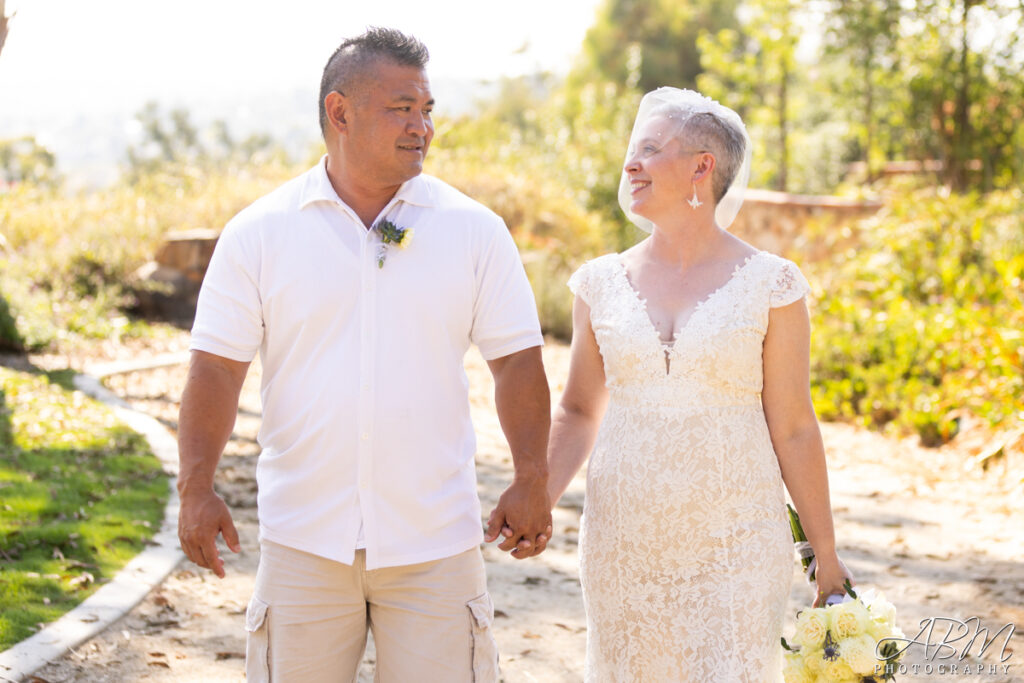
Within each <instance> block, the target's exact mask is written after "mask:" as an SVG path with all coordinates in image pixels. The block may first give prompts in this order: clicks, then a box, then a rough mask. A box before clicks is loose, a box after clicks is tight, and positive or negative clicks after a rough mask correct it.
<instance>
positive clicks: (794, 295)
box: [770, 259, 811, 308]
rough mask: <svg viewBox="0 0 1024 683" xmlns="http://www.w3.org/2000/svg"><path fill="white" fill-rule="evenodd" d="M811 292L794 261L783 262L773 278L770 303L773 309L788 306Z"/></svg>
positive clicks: (783, 260)
mask: <svg viewBox="0 0 1024 683" xmlns="http://www.w3.org/2000/svg"><path fill="white" fill-rule="evenodd" d="M810 291H811V286H810V285H809V284H808V283H807V278H805V277H804V275H803V273H801V272H800V269H799V268H797V266H796V264H795V263H793V262H792V261H787V260H785V259H782V260H781V264H780V265H779V268H778V270H777V271H776V273H775V276H774V277H773V278H772V286H771V298H770V303H771V307H772V308H778V307H779V306H786V305H788V304H791V303H793V302H794V301H797V300H798V299H801V298H803V297H805V296H807V293H808V292H810Z"/></svg>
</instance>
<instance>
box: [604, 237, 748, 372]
mask: <svg viewBox="0 0 1024 683" xmlns="http://www.w3.org/2000/svg"><path fill="white" fill-rule="evenodd" d="M763 253H764V252H763V251H756V252H754V253H753V254H751V255H750V256H747V257H746V258H744V259H743V262H742V263H737V264H736V266H735V267H734V268H733V270H732V273H731V274H730V275H729V278H728V279H727V280H726V281H725V282H723V283H722V284H720V285H719V286H718V287H717V288H715V289H713V290H712V291H711V292H709V293H708V294H707V295H706V296H705V297H704V298H703V299H701V300H700V301H698V302H697V304H696V305H695V306H694V307H693V310H691V311H690V315H689V316H687V318H686V320H684V321H683V324H682V325H678V326H673V330H672V339H670V340H668V341H666V340H664V339H662V338H661V334H659V332H658V328H657V326H656V325H655V324H654V321H653V320H651V314H650V313H648V312H647V299H646V298H644V297H643V296H641V295H640V290H638V289H637V288H636V287H634V286H633V282H632V281H631V280H630V279H629V270H628V269H627V268H626V264H625V263H624V262H623V260H622V254H621V253H619V254H615V263H617V264H618V266H619V273H620V274H621V275H622V281H623V282H624V283H625V285H626V288H627V289H628V290H629V291H630V292H632V293H633V300H634V302H636V304H637V305H638V306H639V309H640V313H641V314H642V316H643V318H644V319H645V320H646V321H647V327H648V329H650V331H651V333H652V334H653V335H654V339H655V340H656V341H657V342H658V344H660V345H661V347H662V348H663V349H665V353H666V354H668V352H669V350H670V349H674V348H675V346H676V344H677V343H678V342H679V339H680V337H682V336H683V332H684V331H685V330H686V328H687V327H689V326H690V322H691V321H692V320H693V319H694V317H695V316H696V315H697V314H698V313H699V312H700V310H701V309H702V308H704V306H706V305H707V303H708V302H709V301H711V300H712V299H713V298H714V297H715V296H717V295H718V294H719V293H720V292H722V291H723V290H724V289H725V288H727V287H728V286H729V285H730V284H732V282H733V281H734V280H735V279H736V277H737V276H738V275H739V274H740V273H741V272H743V271H744V270H745V269H746V268H747V266H749V265H750V264H751V262H752V261H753V260H754V259H755V258H756V257H758V256H760V255H761V254H763ZM666 360H667V359H666Z"/></svg>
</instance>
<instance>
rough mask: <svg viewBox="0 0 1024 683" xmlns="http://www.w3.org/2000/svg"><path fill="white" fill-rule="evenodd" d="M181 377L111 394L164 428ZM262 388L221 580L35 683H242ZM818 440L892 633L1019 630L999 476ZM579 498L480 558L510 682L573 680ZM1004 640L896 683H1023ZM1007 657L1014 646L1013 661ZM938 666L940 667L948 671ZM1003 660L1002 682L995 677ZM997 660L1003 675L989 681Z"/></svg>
mask: <svg viewBox="0 0 1024 683" xmlns="http://www.w3.org/2000/svg"><path fill="white" fill-rule="evenodd" d="M182 343H183V342H182V340H180V339H178V340H168V341H166V342H165V343H164V344H162V345H161V348H159V349H157V350H156V351H160V352H162V351H167V350H174V349H175V348H180V346H181V344H182ZM156 351H154V352H156ZM111 353H113V352H111ZM121 353H123V351H122V352H118V355H120V354H121ZM567 357H568V349H567V348H566V347H565V346H563V345H560V344H554V343H552V344H549V345H548V346H547V347H546V349H545V362H546V364H547V369H548V374H549V377H550V378H551V379H552V394H553V397H557V396H558V395H559V393H560V391H561V388H562V382H564V378H565V375H566V369H567ZM467 370H468V373H469V375H470V382H471V385H472V387H473V389H472V391H473V393H472V409H473V419H474V423H475V425H476V429H477V434H478V440H479V454H478V473H479V490H480V496H481V499H482V500H483V505H484V510H485V514H486V512H487V511H489V510H490V508H491V507H492V506H493V504H494V501H495V500H496V499H497V496H498V495H499V494H500V492H501V490H502V489H503V488H504V486H505V485H506V484H507V482H508V479H509V474H510V472H511V458H510V456H509V454H508V450H507V448H506V447H505V444H504V439H503V438H502V435H501V430H500V427H499V425H498V421H497V417H496V415H495V414H494V411H493V404H492V401H491V398H490V397H491V393H492V391H493V385H492V384H491V381H490V377H489V375H488V373H487V370H486V365H485V364H484V363H483V361H482V360H480V358H479V357H478V356H477V355H475V353H472V354H471V355H470V356H469V358H468V360H467ZM184 376H185V371H184V368H181V367H176V368H168V369H163V370H156V371H150V372H145V373H141V372H140V373H135V374H133V375H126V376H123V377H117V378H113V379H112V380H111V381H110V382H109V385H110V386H111V388H112V389H114V390H115V391H116V392H117V393H119V394H121V395H122V396H125V397H127V398H129V399H130V400H131V402H132V403H133V404H134V405H135V406H136V407H137V408H139V409H141V410H145V411H146V412H149V413H150V414H152V415H154V416H156V417H158V418H159V419H161V420H163V421H164V422H165V423H166V424H167V425H168V427H170V428H172V429H173V428H174V426H175V420H176V416H177V397H178V396H179V395H180V391H181V386H182V384H183V382H184ZM258 384H259V382H258V368H255V367H254V372H251V373H250V377H249V380H248V381H247V383H246V386H245V389H244V392H243V398H242V405H241V409H240V411H239V421H238V424H237V426H236V430H235V437H234V438H233V439H232V441H231V443H230V444H229V447H228V449H227V452H226V454H225V458H224V460H223V462H222V465H221V469H220V473H219V484H218V485H219V488H220V490H221V492H222V493H223V494H224V496H225V497H226V499H227V500H228V503H229V504H230V505H231V506H232V508H233V510H234V515H235V522H236V525H237V526H238V528H239V531H240V533H241V536H242V546H243V551H242V553H241V554H239V555H231V553H227V555H228V558H227V572H228V578H227V579H225V580H223V581H220V580H218V579H217V578H216V577H213V576H212V575H211V574H209V573H207V572H205V571H199V570H197V569H195V568H193V567H191V566H189V565H187V564H183V565H182V566H181V567H180V569H179V570H178V571H176V572H175V573H174V574H173V575H172V576H171V577H170V578H169V579H168V580H167V581H166V582H165V583H164V584H163V585H162V586H160V587H159V588H158V589H156V590H155V591H153V593H152V594H150V596H149V597H147V598H146V600H144V601H143V603H142V604H140V605H139V606H138V607H137V608H136V609H135V610H133V611H132V612H131V613H130V614H129V615H128V616H127V617H126V618H125V619H124V620H122V621H121V622H120V623H118V624H116V625H115V626H114V627H113V628H111V629H109V630H108V631H106V632H105V633H103V634H101V635H100V636H99V637H97V638H95V639H93V640H92V641H90V642H88V643H86V644H84V645H83V646H81V647H80V648H78V650H77V651H76V652H73V653H71V654H69V655H68V656H67V657H65V658H64V659H62V660H61V661H58V662H54V663H52V664H50V665H49V666H47V667H45V668H44V669H43V670H41V671H39V672H38V674H37V675H38V677H39V679H42V680H44V681H51V682H54V683H56V682H58V681H82V682H85V681H88V682H90V683H102V682H105V681H116V682H120V681H137V680H147V681H161V682H163V681H167V682H170V681H174V682H180V681H203V682H214V681H241V680H244V674H243V668H244V667H243V658H244V651H245V640H244V630H243V626H242V624H243V614H244V609H245V605H246V603H247V601H248V598H249V594H250V592H251V590H252V585H253V578H254V572H255V568H256V563H257V554H258V546H257V542H256V509H255V489H256V486H255V480H254V468H255V459H256V455H257V453H258V450H259V449H258V446H257V444H256V442H255V434H256V429H257V426H258V422H259V412H260V404H259V395H258ZM823 432H824V436H825V441H826V446H827V449H828V452H829V458H830V469H831V482H832V484H831V485H832V490H833V506H834V508H835V514H836V524H837V536H838V538H839V543H840V552H841V554H842V555H843V557H844V558H845V560H846V562H847V564H848V566H849V567H850V568H851V570H852V571H853V572H854V573H855V575H856V576H857V579H858V582H859V583H860V584H861V585H862V586H873V587H876V588H878V589H880V590H882V591H884V592H885V594H886V596H887V597H888V598H889V599H890V600H891V601H893V602H894V603H895V604H896V606H897V608H898V610H899V622H900V625H901V626H902V628H903V630H904V631H906V632H907V634H908V636H909V637H913V636H915V635H917V634H918V632H919V631H920V626H919V623H920V621H921V620H922V619H927V618H936V619H958V620H966V619H967V618H968V617H971V616H977V617H979V618H980V619H981V624H982V625H983V626H985V627H987V628H989V629H990V630H991V631H996V630H998V629H1000V628H1002V627H1003V626H1004V625H1006V624H1011V623H1012V624H1016V625H1019V626H1020V628H1022V629H1024V528H1022V526H1021V519H1024V516H1022V514H1021V513H1022V510H1021V500H1020V496H1019V491H1018V494H1017V495H1015V496H1013V495H1011V493H1010V488H1009V487H1008V486H1007V485H1004V484H1002V483H1000V482H999V481H998V480H997V479H996V478H994V477H992V476H988V477H984V476H982V475H981V474H979V473H977V472H965V471H964V470H963V467H962V464H961V463H962V462H963V458H962V456H958V455H957V454H956V453H953V452H940V451H934V450H926V449H921V448H918V447H917V446H916V445H913V444H912V443H910V442H897V441H893V440H889V439H885V438H883V437H881V436H879V435H877V434H872V433H868V432H864V431H861V430H857V429H854V428H851V427H847V426H843V425H824V426H823ZM582 501H583V482H582V478H581V477H578V478H577V480H576V481H575V482H574V484H573V486H572V487H571V488H570V490H569V492H568V493H567V494H566V496H565V497H564V498H563V499H562V501H561V503H560V505H559V507H558V508H557V509H556V511H555V532H556V533H555V538H554V539H553V542H552V543H551V544H550V545H549V548H548V550H547V552H545V553H544V554H543V555H542V556H541V557H539V558H534V559H532V560H526V561H521V562H520V561H515V560H512V559H509V558H508V557H507V556H505V555H504V554H503V553H500V552H497V551H495V550H493V549H492V548H490V547H488V548H487V549H485V551H484V555H485V558H486V559H487V562H488V572H489V574H488V575H489V585H490V589H491V591H492V593H493V595H494V602H495V605H496V607H497V619H496V637H497V639H498V644H499V647H500V648H501V653H502V659H501V664H502V670H503V673H504V677H505V680H506V681H509V682H519V681H525V682H529V681H552V682H555V681H579V680H581V679H582V664H583V652H584V647H585V642H586V633H585V620H584V614H583V606H582V602H581V597H580V587H579V581H578V579H577V571H576V539H577V532H578V522H579V514H580V510H581V508H582ZM794 565H795V563H794ZM808 599H809V593H808V589H807V587H806V584H804V583H802V581H801V579H800V578H799V575H798V572H796V569H795V567H794V583H793V592H792V595H791V599H790V607H791V609H790V610H789V617H788V624H787V632H789V631H790V630H791V628H792V615H793V614H794V613H795V612H796V610H797V609H798V608H799V607H801V606H804V605H806V604H807V601H808ZM947 627H948V623H947V622H936V626H935V633H934V635H933V636H932V638H931V642H932V643H937V642H939V641H940V640H941V638H942V635H943V633H944V631H945V629H946V628H947ZM1005 633H1006V631H1004V632H1003V636H1001V637H1000V640H999V642H998V643H997V645H994V646H993V647H991V648H990V649H989V651H988V652H987V653H986V654H985V655H984V657H983V658H982V659H981V660H977V661H975V660H973V659H971V658H968V659H965V660H963V661H959V660H958V659H956V657H954V658H952V659H945V660H943V659H934V660H929V659H927V658H926V656H925V652H924V648H923V647H915V648H912V649H911V651H910V652H908V663H910V664H913V663H917V664H918V665H919V669H918V670H917V671H916V673H915V672H914V670H912V669H910V670H908V673H907V674H906V675H904V676H900V677H899V680H901V681H925V680H935V681H948V680H956V681H977V682H981V681H984V682H986V683H1004V682H1007V681H1024V648H1022V647H1021V635H1020V634H1019V633H1017V634H1015V635H1014V636H1013V638H1012V639H1011V640H1010V645H1009V647H1008V648H1007V650H1006V654H1009V655H1010V657H1009V658H1008V659H1007V660H1006V661H1004V662H1002V664H1000V662H999V657H1000V651H999V649H1000V646H1001V643H1002V640H1003V637H1005ZM922 638H923V636H922ZM968 639H969V637H968ZM965 640H967V639H965ZM978 645H980V642H979V643H978ZM978 645H976V647H975V648H974V650H973V652H974V653H977V651H978V649H979V647H978ZM1014 648H1016V650H1017V651H1018V652H1016V653H1015V652H1012V650H1013V649H1014ZM961 649H962V648H961ZM932 650H934V648H932ZM946 652H948V650H946ZM1004 656H1005V655H1004ZM372 660H373V653H372V648H371V649H370V650H369V651H368V653H367V658H366V662H367V663H366V664H365V665H364V667H363V671H362V673H361V675H360V681H370V680H372V674H371V673H370V672H371V666H370V664H371V663H372ZM967 663H970V664H971V667H972V669H971V670H972V672H973V671H976V670H977V669H976V667H977V665H978V664H982V665H983V670H984V673H983V674H981V675H977V674H976V673H972V674H971V675H968V676H965V675H963V666H964V664H967ZM939 664H943V665H944V667H945V668H944V670H943V671H944V672H943V673H942V674H939V672H938V671H939V670H938V665H939ZM951 664H957V666H958V669H957V672H956V674H950V673H947V672H948V671H949V667H950V665H951ZM929 665H930V666H931V673H930V674H929V673H928V669H927V668H926V667H927V666H929ZM1006 665H1009V671H1008V673H1005V674H1004V673H1001V672H1003V671H1004V668H1003V667H1004V666H1006ZM990 666H991V667H996V668H995V670H996V671H998V672H1000V673H997V674H991V673H989V667H990Z"/></svg>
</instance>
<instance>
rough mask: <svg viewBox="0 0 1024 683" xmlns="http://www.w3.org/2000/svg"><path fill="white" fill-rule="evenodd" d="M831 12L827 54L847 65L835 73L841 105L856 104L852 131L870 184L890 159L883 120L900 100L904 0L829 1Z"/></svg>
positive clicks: (852, 119)
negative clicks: (901, 23)
mask: <svg viewBox="0 0 1024 683" xmlns="http://www.w3.org/2000/svg"><path fill="white" fill-rule="evenodd" d="M826 9H827V10H828V16H827V18H828V24H827V25H828V29H827V31H826V34H825V39H826V41H827V43H826V55H827V56H829V57H832V58H833V60H835V63H837V64H838V63H841V64H842V68H838V69H835V70H834V71H833V72H832V73H833V79H832V80H833V83H834V87H835V89H836V91H837V92H838V93H840V94H841V97H840V98H839V102H837V105H842V104H843V103H845V102H847V101H849V102H851V103H856V104H854V105H853V106H852V107H850V109H852V111H850V112H849V115H850V118H851V124H852V125H851V128H852V129H853V131H854V133H855V135H856V136H857V147H858V149H857V152H858V156H859V158H860V159H861V160H862V161H863V162H864V164H865V166H866V168H867V176H868V179H869V180H870V179H872V178H873V177H874V175H875V171H876V170H877V168H878V165H879V164H880V163H881V162H882V161H883V160H884V158H885V151H884V148H883V144H884V142H885V141H884V140H882V137H883V136H882V135H881V134H880V131H879V128H880V127H881V126H882V119H884V118H886V117H887V113H888V112H890V111H892V109H893V104H895V102H894V100H897V99H899V94H898V90H899V88H898V86H897V83H896V82H895V81H896V78H897V77H898V71H899V69H898V66H899V64H900V62H901V59H900V55H899V52H898V50H897V45H898V37H899V23H900V19H901V17H902V7H901V4H900V0H830V1H829V4H828V5H827V6H826ZM886 137H888V136H886Z"/></svg>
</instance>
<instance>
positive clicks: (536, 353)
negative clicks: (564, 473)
mask: <svg viewBox="0 0 1024 683" xmlns="http://www.w3.org/2000/svg"><path fill="white" fill-rule="evenodd" d="M492 370H494V403H495V407H496V408H497V412H498V420H499V421H500V422H501V428H502V431H503V432H504V433H505V438H506V439H507V440H508V445H509V448H510V449H511V451H512V462H513V464H514V466H515V477H516V478H517V479H523V478H530V479H533V478H540V479H543V480H545V481H546V480H547V472H548V467H547V444H548V431H549V430H550V428H551V393H550V390H549V389H548V382H547V377H546V376H545V375H544V363H543V360H542V358H541V352H540V347H533V348H530V349H524V350H523V351H519V352H517V353H514V354H512V355H510V356H507V357H506V358H503V359H501V363H500V364H496V365H492Z"/></svg>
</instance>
